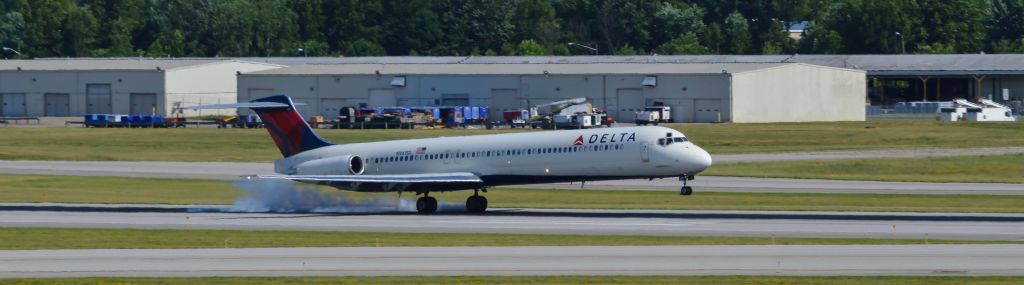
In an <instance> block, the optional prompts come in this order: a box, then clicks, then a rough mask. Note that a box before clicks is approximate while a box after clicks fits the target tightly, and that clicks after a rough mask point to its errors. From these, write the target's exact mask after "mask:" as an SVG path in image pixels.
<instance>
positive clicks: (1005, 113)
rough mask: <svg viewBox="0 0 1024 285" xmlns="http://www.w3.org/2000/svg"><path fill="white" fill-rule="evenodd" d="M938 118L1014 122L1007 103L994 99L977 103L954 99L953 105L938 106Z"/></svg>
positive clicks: (945, 119) (950, 120)
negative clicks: (1000, 102)
mask: <svg viewBox="0 0 1024 285" xmlns="http://www.w3.org/2000/svg"><path fill="white" fill-rule="evenodd" d="M936 112H937V113H938V115H937V117H936V119H938V120H941V121H947V122H955V121H970V122H1013V121H1016V120H1017V119H1016V118H1015V117H1013V111H1012V110H1011V109H1010V107H1007V106H1006V105H1003V104H999V103H996V102H994V101H992V100H988V99H981V100H980V102H978V103H975V102H971V101H967V100H966V99H954V100H953V106H952V107H944V108H938V110H936Z"/></svg>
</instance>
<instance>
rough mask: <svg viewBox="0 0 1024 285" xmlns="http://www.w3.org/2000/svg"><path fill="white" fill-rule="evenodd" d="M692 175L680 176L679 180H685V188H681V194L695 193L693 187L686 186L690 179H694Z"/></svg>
mask: <svg viewBox="0 0 1024 285" xmlns="http://www.w3.org/2000/svg"><path fill="white" fill-rule="evenodd" d="M692 179H693V176H692V175H683V176H680V177H679V180H682V181H683V188H681V189H679V195H683V196H690V195H693V187H690V186H686V182H687V181H688V180H692Z"/></svg>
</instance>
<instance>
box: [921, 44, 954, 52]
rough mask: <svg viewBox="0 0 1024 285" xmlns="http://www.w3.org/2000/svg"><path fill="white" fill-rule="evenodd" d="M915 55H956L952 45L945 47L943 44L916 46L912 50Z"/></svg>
mask: <svg viewBox="0 0 1024 285" xmlns="http://www.w3.org/2000/svg"><path fill="white" fill-rule="evenodd" d="M914 52H915V53H925V54H950V53H956V47H955V46H953V45H947V44H943V43H933V44H923V45H917V47H916V48H915V49H914Z"/></svg>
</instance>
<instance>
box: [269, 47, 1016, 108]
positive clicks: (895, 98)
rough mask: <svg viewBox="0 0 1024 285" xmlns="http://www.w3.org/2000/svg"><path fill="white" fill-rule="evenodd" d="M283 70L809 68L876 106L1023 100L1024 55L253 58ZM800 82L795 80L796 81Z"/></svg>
mask: <svg viewBox="0 0 1024 285" xmlns="http://www.w3.org/2000/svg"><path fill="white" fill-rule="evenodd" d="M252 60H253V61H266V62H273V63H280V64H284V65H289V66H293V65H297V64H301V63H316V64H323V63H336V64H413V63H415V64H455V63H459V64H594V63H603V64H611V63H624V64H652V63H659V64H717V63H805V64H812V65H819V66H829V67H837V68H844V69H856V70H863V71H865V73H866V75H867V81H866V84H867V86H868V87H867V88H866V90H865V91H866V92H867V93H866V94H865V95H866V96H867V99H868V100H869V101H870V103H871V104H873V105H882V106H885V105H892V104H895V103H899V102H908V101H950V100H952V99H954V98H967V99H976V98H986V99H989V100H994V101H997V102H1003V103H1010V104H1012V103H1018V104H1019V103H1020V102H1022V101H1024V54H869V55H804V54H798V55H640V56H511V57H500V56H483V57H479V56H470V57H452V56H448V57H352V58H328V57H321V58H252ZM794 80H796V78H794Z"/></svg>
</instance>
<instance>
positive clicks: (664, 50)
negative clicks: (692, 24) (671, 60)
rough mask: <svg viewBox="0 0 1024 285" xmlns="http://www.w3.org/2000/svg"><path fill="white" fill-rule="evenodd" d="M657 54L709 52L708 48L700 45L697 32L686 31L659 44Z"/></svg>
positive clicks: (655, 51)
mask: <svg viewBox="0 0 1024 285" xmlns="http://www.w3.org/2000/svg"><path fill="white" fill-rule="evenodd" d="M654 53H657V54H707V53H708V49H707V48H705V47H703V46H701V45H700V41H699V40H697V34H695V33H693V32H688V33H685V34H683V35H681V36H679V37H678V38H676V39H673V40H671V41H669V42H667V43H664V44H662V45H661V46H658V48H657V49H655V50H654Z"/></svg>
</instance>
